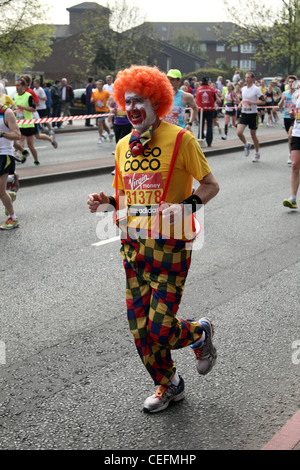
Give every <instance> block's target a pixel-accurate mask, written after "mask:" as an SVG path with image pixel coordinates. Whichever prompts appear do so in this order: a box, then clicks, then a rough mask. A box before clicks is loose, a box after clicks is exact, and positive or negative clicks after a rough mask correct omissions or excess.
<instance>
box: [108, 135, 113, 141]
mask: <svg viewBox="0 0 300 470" xmlns="http://www.w3.org/2000/svg"><path fill="white" fill-rule="evenodd" d="M108 137H109V141H110V142H112V141H113V138H114V135H113V134H109V135H108Z"/></svg>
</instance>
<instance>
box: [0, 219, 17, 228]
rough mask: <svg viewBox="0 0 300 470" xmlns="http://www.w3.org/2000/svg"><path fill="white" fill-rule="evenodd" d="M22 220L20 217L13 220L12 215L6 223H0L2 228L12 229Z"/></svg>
mask: <svg viewBox="0 0 300 470" xmlns="http://www.w3.org/2000/svg"><path fill="white" fill-rule="evenodd" d="M19 225H20V221H19V219H18V218H16V220H13V219H12V218H11V217H9V218H8V219H7V220H6V221H5V222H4V224H2V225H0V230H12V229H13V228H16V227H19Z"/></svg>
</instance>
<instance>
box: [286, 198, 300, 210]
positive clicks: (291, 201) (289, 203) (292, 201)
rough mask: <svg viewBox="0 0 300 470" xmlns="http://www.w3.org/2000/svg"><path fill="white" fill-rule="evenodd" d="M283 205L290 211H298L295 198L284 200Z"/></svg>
mask: <svg viewBox="0 0 300 470" xmlns="http://www.w3.org/2000/svg"><path fill="white" fill-rule="evenodd" d="M283 205H284V206H285V207H289V208H290V209H298V206H297V201H296V199H295V198H293V197H290V198H289V199H284V201H283Z"/></svg>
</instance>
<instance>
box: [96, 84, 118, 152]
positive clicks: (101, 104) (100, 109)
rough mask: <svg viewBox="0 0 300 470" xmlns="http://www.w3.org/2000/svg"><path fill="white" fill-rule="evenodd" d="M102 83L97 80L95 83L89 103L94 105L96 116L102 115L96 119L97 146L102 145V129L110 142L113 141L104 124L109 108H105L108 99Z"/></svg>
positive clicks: (108, 95)
mask: <svg viewBox="0 0 300 470" xmlns="http://www.w3.org/2000/svg"><path fill="white" fill-rule="evenodd" d="M103 85H104V81H103V80H98V81H97V82H96V86H97V88H96V90H94V91H93V93H92V97H91V102H92V103H94V105H95V110H96V113H97V114H104V116H103V117H99V118H97V124H98V130H99V140H98V144H102V142H103V129H104V130H105V131H106V132H107V134H108V137H109V139H110V141H112V139H113V137H114V136H113V134H111V132H110V130H109V128H108V127H107V125H106V122H105V117H106V116H105V115H106V114H107V113H108V112H109V108H108V106H107V100H108V98H109V97H110V94H109V92H108V91H106V90H103Z"/></svg>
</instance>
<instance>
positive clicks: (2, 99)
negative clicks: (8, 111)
mask: <svg viewBox="0 0 300 470" xmlns="http://www.w3.org/2000/svg"><path fill="white" fill-rule="evenodd" d="M0 103H1V104H4V105H5V106H7V107H10V106H13V105H14V104H15V103H14V102H13V100H12V99H11V98H10V96H8V95H6V94H3V95H2V96H0Z"/></svg>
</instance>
